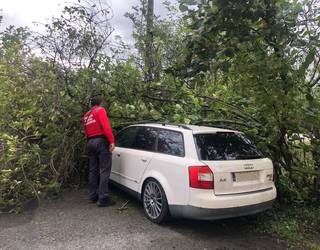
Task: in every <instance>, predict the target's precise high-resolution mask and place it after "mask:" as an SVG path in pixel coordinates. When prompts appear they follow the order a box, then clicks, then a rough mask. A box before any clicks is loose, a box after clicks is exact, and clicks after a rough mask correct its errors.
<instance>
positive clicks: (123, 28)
mask: <svg viewBox="0 0 320 250" xmlns="http://www.w3.org/2000/svg"><path fill="white" fill-rule="evenodd" d="M75 1H76V0H68V1H66V0H0V10H2V13H0V14H2V16H3V22H2V24H0V30H4V29H5V28H6V27H7V26H8V25H15V26H28V27H30V28H31V29H32V30H37V31H38V30H40V29H41V28H40V27H37V26H35V25H34V23H35V22H38V23H46V22H48V20H49V19H50V18H51V17H52V16H59V14H60V12H61V10H62V9H63V7H64V6H65V4H66V3H72V2H75ZM101 1H102V2H103V1H107V2H108V3H109V4H110V5H111V8H112V10H113V12H114V17H113V19H112V20H111V25H112V26H113V27H114V28H115V31H114V35H120V36H121V37H122V39H123V41H124V42H127V43H132V38H131V34H132V25H131V22H130V20H128V18H126V17H124V14H125V13H126V12H130V10H131V7H132V6H136V5H138V4H139V0H101ZM154 2H155V14H156V15H161V16H164V15H165V13H166V9H165V8H164V6H163V5H162V0H155V1H154Z"/></svg>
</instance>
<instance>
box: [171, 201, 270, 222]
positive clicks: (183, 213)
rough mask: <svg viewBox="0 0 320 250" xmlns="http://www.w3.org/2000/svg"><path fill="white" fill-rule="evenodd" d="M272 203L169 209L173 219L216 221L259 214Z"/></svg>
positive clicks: (172, 207) (188, 206)
mask: <svg viewBox="0 0 320 250" xmlns="http://www.w3.org/2000/svg"><path fill="white" fill-rule="evenodd" d="M273 202H274V200H270V201H267V202H263V203H258V204H254V205H248V206H241V207H231V208H218V209H212V208H201V207H194V206H191V205H170V206H169V209H170V213H171V215H172V216H173V217H174V218H187V219H195V220H217V219H223V218H232V217H239V216H244V215H250V214H256V213H260V212H263V211H265V210H267V209H269V208H271V207H272V204H273Z"/></svg>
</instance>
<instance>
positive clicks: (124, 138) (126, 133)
mask: <svg viewBox="0 0 320 250" xmlns="http://www.w3.org/2000/svg"><path fill="white" fill-rule="evenodd" d="M138 129H139V127H128V128H125V129H123V130H122V131H120V132H119V133H118V134H117V135H116V138H115V142H116V148H115V150H114V152H113V154H112V169H111V175H110V179H111V180H113V181H115V182H117V183H120V181H121V178H120V176H121V173H120V171H121V170H120V169H121V167H120V166H121V158H122V157H121V156H122V155H123V153H125V152H126V150H127V149H128V148H131V146H132V144H133V141H134V139H135V137H136V135H137V132H138Z"/></svg>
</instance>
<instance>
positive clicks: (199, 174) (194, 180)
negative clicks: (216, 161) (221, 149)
mask: <svg viewBox="0 0 320 250" xmlns="http://www.w3.org/2000/svg"><path fill="white" fill-rule="evenodd" d="M189 185H190V187H192V188H199V189H214V181H213V173H212V171H211V169H210V168H209V167H208V166H192V167H189Z"/></svg>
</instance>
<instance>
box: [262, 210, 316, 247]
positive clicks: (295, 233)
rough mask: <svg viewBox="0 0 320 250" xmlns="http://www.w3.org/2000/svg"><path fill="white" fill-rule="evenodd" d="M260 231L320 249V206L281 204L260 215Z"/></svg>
mask: <svg viewBox="0 0 320 250" xmlns="http://www.w3.org/2000/svg"><path fill="white" fill-rule="evenodd" d="M257 222H258V223H257V228H258V231H260V232H263V233H268V234H271V235H273V236H275V237H278V238H282V239H284V240H286V241H288V242H289V244H290V245H292V246H296V247H302V248H304V249H305V248H308V249H316V250H320V208H319V207H316V206H294V205H293V206H288V205H286V206H279V205H275V206H274V207H273V209H271V210H269V211H267V212H266V213H264V214H262V215H260V216H258V221H257Z"/></svg>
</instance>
